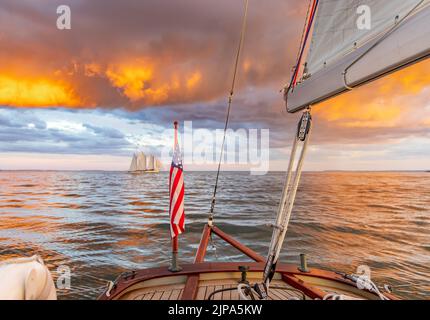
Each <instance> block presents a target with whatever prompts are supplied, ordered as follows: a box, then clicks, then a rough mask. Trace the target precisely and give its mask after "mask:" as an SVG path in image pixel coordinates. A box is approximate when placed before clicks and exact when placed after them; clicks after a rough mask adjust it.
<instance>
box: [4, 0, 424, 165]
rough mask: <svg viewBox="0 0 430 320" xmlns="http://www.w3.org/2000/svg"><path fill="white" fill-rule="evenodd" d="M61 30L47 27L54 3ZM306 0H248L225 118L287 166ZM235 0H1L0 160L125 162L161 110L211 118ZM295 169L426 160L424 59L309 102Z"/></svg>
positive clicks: (216, 120)
mask: <svg viewBox="0 0 430 320" xmlns="http://www.w3.org/2000/svg"><path fill="white" fill-rule="evenodd" d="M62 4H66V5H69V6H70V8H71V10H72V29H71V30H58V29H57V27H56V20H57V17H58V15H57V14H56V9H57V6H58V5H62ZM306 5H307V1H302V0H265V1H261V0H250V13H249V14H250V16H249V21H248V29H247V35H246V40H245V45H244V51H243V55H242V59H241V64H240V70H239V82H238V87H237V92H236V97H235V102H234V106H233V111H232V118H231V127H232V128H234V129H237V128H257V129H270V159H271V169H272V170H283V169H285V168H286V162H287V160H288V153H289V150H290V149H289V148H290V145H291V140H292V136H293V133H294V130H295V127H296V122H297V118H298V116H299V115H291V114H288V113H287V112H286V111H285V105H284V102H283V99H282V94H281V93H280V89H281V88H282V87H283V86H284V84H285V83H286V82H287V81H288V80H289V78H290V74H291V68H292V66H293V65H294V59H295V56H296V54H297V49H298V45H299V42H300V36H301V32H302V28H303V22H304V18H305V15H306V9H307V8H306ZM242 10H243V1H241V0H217V1H208V0H123V1H117V0H91V1H83V0H74V1H72V0H59V1H54V0H41V1H33V0H20V1H16V0H2V1H1V2H0V169H3V170H4V169H70V170H74V169H103V170H126V169H127V168H128V166H129V162H130V160H131V154H132V153H133V152H134V151H135V150H136V147H137V142H136V141H140V143H142V147H143V148H144V149H145V150H147V151H153V152H157V150H160V149H161V148H162V147H163V146H164V147H165V146H166V145H170V144H171V139H170V138H171V136H170V135H169V134H166V131H165V130H166V129H168V128H171V126H172V122H173V120H179V121H181V122H183V121H193V127H194V128H207V129H221V128H223V122H224V116H225V110H226V101H227V98H226V97H227V94H228V91H229V86H230V82H231V80H230V79H231V75H232V71H233V58H234V55H235V51H236V48H237V42H238V36H239V31H240V25H241V16H242ZM313 117H314V124H315V126H314V131H313V134H312V141H311V148H310V152H309V154H308V159H307V164H306V169H308V170H430V62H422V63H419V64H417V65H415V66H413V67H411V68H408V69H405V70H403V71H400V72H398V73H395V74H393V75H391V76H389V77H387V78H384V79H382V80H378V81H377V82H375V83H373V84H371V85H369V86H366V87H363V88H360V89H356V90H354V91H353V92H351V93H348V94H345V95H343V96H340V97H337V98H335V99H332V100H330V101H327V102H324V103H323V104H321V105H318V106H315V107H314V108H313Z"/></svg>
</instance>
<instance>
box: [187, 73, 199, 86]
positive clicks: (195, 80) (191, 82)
mask: <svg viewBox="0 0 430 320" xmlns="http://www.w3.org/2000/svg"><path fill="white" fill-rule="evenodd" d="M201 80H202V74H201V73H200V72H199V71H196V72H194V73H193V74H192V75H191V77H189V78H188V80H187V83H186V84H187V89H188V90H192V89H193V88H195V87H196V86H197V85H198V84H199V83H200V81H201Z"/></svg>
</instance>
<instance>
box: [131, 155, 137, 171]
mask: <svg viewBox="0 0 430 320" xmlns="http://www.w3.org/2000/svg"><path fill="white" fill-rule="evenodd" d="M136 170H137V156H136V154H134V155H133V159H132V160H131V164H130V169H129V171H136Z"/></svg>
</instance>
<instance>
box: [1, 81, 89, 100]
mask: <svg viewBox="0 0 430 320" xmlns="http://www.w3.org/2000/svg"><path fill="white" fill-rule="evenodd" d="M80 104H81V102H80V99H79V98H78V97H77V96H76V95H75V94H74V92H73V90H72V89H71V88H70V87H69V86H68V85H66V84H64V83H62V82H61V81H55V80H52V79H46V78H37V79H29V78H28V79H17V78H15V77H11V76H5V75H0V105H6V106H20V107H52V106H65V107H75V106H78V105H80Z"/></svg>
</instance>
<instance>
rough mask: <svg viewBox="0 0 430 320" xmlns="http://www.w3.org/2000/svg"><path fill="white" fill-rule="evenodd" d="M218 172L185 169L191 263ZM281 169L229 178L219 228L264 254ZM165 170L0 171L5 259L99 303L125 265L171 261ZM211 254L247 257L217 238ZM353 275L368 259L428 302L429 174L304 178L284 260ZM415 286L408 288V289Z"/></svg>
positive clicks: (67, 294)
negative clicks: (33, 259)
mask: <svg viewBox="0 0 430 320" xmlns="http://www.w3.org/2000/svg"><path fill="white" fill-rule="evenodd" d="M213 181H214V173H191V172H187V173H186V176H185V182H186V214H187V232H186V234H185V235H184V236H183V237H182V238H181V240H180V242H181V259H182V261H184V262H185V261H188V262H191V261H192V258H193V255H194V253H195V250H196V247H197V244H198V241H199V239H200V232H201V229H202V227H203V224H204V222H205V221H206V219H207V215H206V213H207V212H208V208H209V204H210V195H211V191H212V186H213ZM282 182H283V173H270V174H268V175H265V176H250V175H249V174H248V173H223V174H222V176H221V180H220V186H221V187H220V190H219V191H220V192H219V198H218V204H217V212H216V224H217V225H218V226H219V227H220V228H222V229H223V230H224V231H226V232H227V233H230V234H231V235H233V236H234V237H236V238H237V239H239V240H240V241H242V242H243V243H244V244H246V245H248V246H250V247H251V248H252V249H254V250H256V251H257V252H259V253H261V254H263V255H265V254H266V252H267V246H268V243H269V241H270V235H271V230H270V229H269V228H268V227H266V224H268V223H271V222H273V219H274V216H275V211H276V207H277V203H278V199H279V196H280V192H281V189H282ZM167 206H168V194H167V174H166V173H161V174H159V175H140V176H138V175H129V174H126V173H105V172H6V171H5V172H0V260H3V259H6V258H10V257H14V256H22V255H31V254H34V253H38V254H40V255H41V256H42V257H43V258H44V260H45V262H46V264H47V265H48V267H49V268H50V269H51V270H53V271H54V272H53V274H54V276H56V272H55V270H56V268H57V267H58V266H60V265H67V266H69V267H70V268H71V270H72V281H71V286H72V287H71V289H70V290H60V291H59V298H60V299H93V298H96V297H97V295H98V294H99V293H100V291H101V288H102V287H103V286H104V285H105V280H113V279H114V278H115V277H116V276H117V275H118V274H119V273H120V272H122V271H125V270H129V269H134V268H146V267H154V266H158V265H160V264H168V262H169V250H170V244H169V231H168V230H169V227H168V224H167V221H168V220H167V218H166V217H167V213H166V208H167ZM215 246H216V248H217V250H216V253H215V250H213V249H211V250H209V252H208V259H209V260H216V259H217V256H218V259H219V260H223V259H224V261H233V260H239V259H241V258H243V257H242V256H241V255H240V254H238V253H237V252H236V251H235V250H234V249H232V248H230V247H228V246H227V245H225V244H224V243H222V242H221V241H220V240H216V238H215ZM302 252H303V253H306V254H307V255H308V257H309V264H310V265H311V266H314V267H320V268H324V269H336V270H342V271H346V272H355V271H356V267H357V266H359V265H362V264H366V265H368V266H370V268H371V270H372V279H373V280H376V281H377V282H378V284H383V283H391V284H393V285H394V286H396V285H398V286H399V287H398V289H397V294H399V295H400V296H402V297H405V298H418V299H422V298H427V299H428V298H430V173H419V172H417V173H362V172H360V173H354V172H348V173H347V172H339V173H305V174H304V177H303V180H302V184H301V187H300V190H299V194H298V198H297V205H296V207H295V210H294V213H293V218H292V222H291V224H290V228H289V230H288V234H287V241H286V244H285V246H284V250H283V260H284V261H288V262H291V263H298V254H299V253H302ZM405 285H406V286H405Z"/></svg>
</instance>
